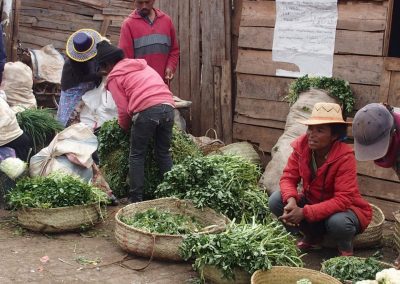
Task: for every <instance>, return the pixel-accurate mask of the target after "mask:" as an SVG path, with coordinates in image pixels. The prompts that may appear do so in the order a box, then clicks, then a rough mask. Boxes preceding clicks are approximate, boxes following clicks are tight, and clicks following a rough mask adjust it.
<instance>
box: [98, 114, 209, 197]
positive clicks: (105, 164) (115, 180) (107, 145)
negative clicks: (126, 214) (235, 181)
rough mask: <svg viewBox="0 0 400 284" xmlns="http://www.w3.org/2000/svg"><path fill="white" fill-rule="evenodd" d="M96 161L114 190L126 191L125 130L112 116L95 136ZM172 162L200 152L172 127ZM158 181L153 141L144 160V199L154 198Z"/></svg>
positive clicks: (177, 161) (181, 133)
mask: <svg viewBox="0 0 400 284" xmlns="http://www.w3.org/2000/svg"><path fill="white" fill-rule="evenodd" d="M98 140H99V150H98V151H99V158H100V165H101V167H102V170H103V172H104V174H105V178H106V180H107V182H108V183H109V185H110V187H111V189H112V190H113V192H114V194H115V195H117V196H118V197H123V196H125V195H126V194H127V192H128V189H129V185H128V182H127V176H128V173H129V147H130V146H129V134H128V133H125V132H124V131H123V130H122V129H121V128H120V127H119V125H118V122H117V120H116V119H114V120H110V121H107V122H106V123H104V124H103V126H102V127H101V130H100V132H99V136H98ZM171 153H172V160H173V163H174V164H179V163H181V162H182V161H183V160H184V159H185V158H187V157H188V156H192V157H199V156H201V155H202V153H201V151H200V149H199V148H198V146H197V145H196V144H195V143H194V142H193V141H192V140H191V139H190V138H189V136H188V135H187V134H186V133H184V132H183V131H181V130H179V129H178V128H176V127H174V129H173V133H172V144H171ZM160 183H161V177H160V174H159V170H158V166H157V162H156V159H155V154H154V147H153V143H150V147H149V149H148V153H147V156H146V163H145V185H144V187H145V189H144V191H145V199H152V198H154V191H155V189H156V188H157V186H158V184H160Z"/></svg>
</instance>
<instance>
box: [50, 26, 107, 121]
mask: <svg viewBox="0 0 400 284" xmlns="http://www.w3.org/2000/svg"><path fill="white" fill-rule="evenodd" d="M101 40H102V36H101V35H100V34H99V33H98V32H97V31H95V30H92V29H81V30H78V31H76V32H74V33H73V34H72V35H71V36H70V37H69V38H68V41H67V45H66V50H65V51H66V54H67V57H68V58H67V59H66V61H65V63H64V67H63V71H62V76H61V96H60V102H59V107H58V112H57V118H58V120H59V121H60V122H61V124H63V125H64V126H67V125H69V124H71V122H72V120H74V115H73V114H74V110H75V108H76V106H77V105H78V103H79V102H80V100H81V98H82V96H83V95H84V94H85V93H86V92H87V91H89V90H91V89H93V88H95V87H96V85H98V84H99V83H100V82H101V78H102V74H101V73H99V72H97V64H96V60H95V59H94V58H95V57H96V54H97V48H96V45H97V43H98V42H100V41H101Z"/></svg>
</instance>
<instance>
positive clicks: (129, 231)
mask: <svg viewBox="0 0 400 284" xmlns="http://www.w3.org/2000/svg"><path fill="white" fill-rule="evenodd" d="M151 208H155V209H157V210H163V211H169V212H171V213H174V214H181V215H188V216H192V217H194V218H195V219H196V220H197V221H198V222H199V223H200V224H202V225H203V226H204V227H205V228H207V229H206V230H204V232H200V233H199V234H206V233H219V232H222V231H224V230H225V228H226V225H227V224H228V223H229V219H228V218H227V217H225V216H224V215H221V214H219V213H217V212H215V211H214V210H212V209H210V208H203V209H198V208H195V207H194V205H193V203H191V202H190V201H186V200H179V199H177V198H160V199H155V200H150V201H144V202H139V203H132V204H130V205H127V206H125V207H123V208H121V209H120V210H119V211H118V212H117V214H116V215H115V222H116V224H115V238H116V239H117V243H118V244H119V245H120V246H121V248H122V249H123V250H125V251H127V252H129V253H132V254H134V255H139V256H143V257H149V258H158V259H166V260H173V261H180V260H182V258H181V256H180V255H179V247H180V245H181V243H182V240H183V236H181V235H167V234H153V233H149V232H147V231H144V230H142V229H139V228H134V227H132V226H129V225H127V224H125V223H123V222H121V221H120V218H121V217H123V216H124V217H126V216H132V215H134V214H136V213H138V212H144V211H146V210H148V209H151Z"/></svg>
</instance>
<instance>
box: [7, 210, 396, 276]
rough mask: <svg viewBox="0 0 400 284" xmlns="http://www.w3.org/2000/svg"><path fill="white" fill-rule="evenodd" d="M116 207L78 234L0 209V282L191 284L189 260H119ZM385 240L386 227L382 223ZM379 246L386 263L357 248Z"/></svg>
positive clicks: (316, 257) (316, 256) (388, 256)
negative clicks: (33, 228)
mask: <svg viewBox="0 0 400 284" xmlns="http://www.w3.org/2000/svg"><path fill="white" fill-rule="evenodd" d="M117 210H118V207H109V216H108V218H107V220H106V221H105V222H104V223H102V224H99V225H98V226H96V227H95V228H94V229H91V230H89V231H86V232H83V233H69V234H58V235H46V234H37V233H32V232H29V231H26V230H24V229H22V228H21V227H19V226H18V224H17V222H16V218H15V214H14V213H13V212H10V211H4V210H0V283H2V284H5V283H118V284H123V283H139V284H141V283H160V284H161V283H163V284H164V283H174V284H178V283H193V280H194V279H196V273H195V272H193V271H192V268H191V264H190V263H168V262H160V261H152V262H151V264H150V265H149V267H148V268H146V269H145V270H144V271H134V270H131V269H129V268H126V267H122V266H120V265H119V264H118V261H119V260H122V259H123V258H124V257H125V256H126V253H125V252H124V251H122V250H121V249H120V248H119V247H118V245H117V244H116V242H115V240H114V236H113V227H114V215H115V213H116V211H117ZM385 232H386V241H385V243H388V242H389V241H390V233H391V228H390V227H387V228H386V230H385ZM377 250H380V251H381V252H382V253H383V261H387V262H391V261H392V260H393V259H394V258H395V257H396V253H395V251H394V250H393V249H391V248H390V247H388V246H385V247H383V248H381V249H379V248H374V249H370V250H358V251H356V255H358V256H369V255H371V254H373V253H374V252H376V251H377ZM335 254H336V251H335V250H323V251H318V252H313V253H310V254H308V255H306V256H305V257H304V262H305V266H306V267H308V268H313V269H320V263H321V261H322V260H323V259H326V258H329V257H332V256H335ZM129 257H130V258H132V259H131V260H128V261H125V262H124V264H125V265H127V266H129V267H132V268H140V267H143V266H145V265H146V264H147V262H148V260H147V259H143V258H137V257H134V256H129Z"/></svg>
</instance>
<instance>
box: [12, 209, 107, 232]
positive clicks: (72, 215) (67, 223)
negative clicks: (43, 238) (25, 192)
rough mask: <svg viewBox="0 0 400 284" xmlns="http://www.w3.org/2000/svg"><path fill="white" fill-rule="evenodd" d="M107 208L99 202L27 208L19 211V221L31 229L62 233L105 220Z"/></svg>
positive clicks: (84, 227) (85, 227)
mask: <svg viewBox="0 0 400 284" xmlns="http://www.w3.org/2000/svg"><path fill="white" fill-rule="evenodd" d="M105 215H106V209H105V208H104V207H101V206H100V205H99V204H89V205H76V206H69V207H59V208H48V209H42V208H25V209H21V210H18V211H17V217H18V223H19V224H20V225H21V226H22V227H24V228H26V229H29V230H32V231H36V232H43V233H61V232H71V231H76V230H82V229H87V228H89V227H92V226H94V225H95V224H96V223H98V222H100V221H101V220H103V218H104V217H105Z"/></svg>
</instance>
